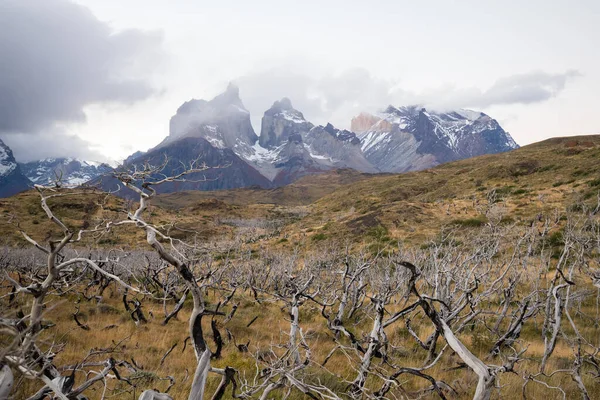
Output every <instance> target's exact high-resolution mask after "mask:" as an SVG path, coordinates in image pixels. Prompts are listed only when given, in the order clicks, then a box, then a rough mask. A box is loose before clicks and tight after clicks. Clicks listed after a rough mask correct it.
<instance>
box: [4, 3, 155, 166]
mask: <svg viewBox="0 0 600 400" xmlns="http://www.w3.org/2000/svg"><path fill="white" fill-rule="evenodd" d="M161 46H162V36H161V34H159V33H156V32H141V31H137V30H127V31H123V32H114V31H113V30H112V29H111V28H110V26H109V25H107V24H105V23H103V22H101V21H99V20H98V19H97V18H96V17H95V16H94V15H93V14H92V13H91V11H90V10H89V9H87V8H85V7H83V6H80V5H77V4H74V3H72V2H70V1H67V0H3V1H2V2H0V54H1V58H2V61H1V62H0V132H3V133H11V134H16V133H20V134H35V135H37V136H44V135H47V136H52V135H53V134H54V132H55V130H54V127H55V126H56V124H64V123H70V122H82V121H85V112H84V108H85V107H86V106H87V105H90V104H97V103H113V102H117V103H126V104H127V103H132V102H136V101H139V100H142V99H145V98H147V97H148V96H150V95H152V94H153V93H155V89H154V88H153V87H152V85H151V84H150V81H149V79H150V75H149V73H152V71H153V70H154V68H155V66H156V65H157V64H159V61H160V58H161V56H162V54H161ZM44 132H47V133H44ZM9 142H10V140H9ZM47 144H48V145H50V146H51V145H52V143H51V142H48V143H47ZM80 144H83V143H80ZM59 147H60V146H59ZM24 150H25V149H24ZM52 151H53V150H52ZM52 151H50V152H52ZM82 151H83V152H85V150H82ZM15 153H17V150H15ZM17 155H18V154H17ZM21 158H24V157H21Z"/></svg>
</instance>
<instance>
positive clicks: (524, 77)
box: [420, 70, 581, 108]
mask: <svg viewBox="0 0 600 400" xmlns="http://www.w3.org/2000/svg"><path fill="white" fill-rule="evenodd" d="M580 76H581V73H579V72H578V71H575V70H569V71H566V72H564V73H557V74H551V73H547V72H543V71H534V72H529V73H524V74H516V75H511V76H507V77H504V78H500V79H498V80H497V81H496V82H495V83H494V84H493V85H492V86H490V87H489V88H488V89H486V90H481V89H478V88H469V89H456V88H438V89H436V90H434V91H430V92H426V93H423V94H422V95H421V99H420V100H421V103H423V104H427V105H429V106H431V107H433V108H457V107H474V108H487V107H491V106H496V105H510V104H532V103H541V102H544V101H547V100H550V99H551V98H553V97H556V96H558V95H559V94H560V93H561V92H562V91H563V90H564V89H565V86H566V84H567V82H568V81H569V80H571V79H574V78H577V77H580Z"/></svg>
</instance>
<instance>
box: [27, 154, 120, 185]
mask: <svg viewBox="0 0 600 400" xmlns="http://www.w3.org/2000/svg"><path fill="white" fill-rule="evenodd" d="M20 166H21V170H22V171H23V173H24V174H25V176H26V177H27V178H28V179H29V180H30V181H31V182H33V183H35V184H39V185H53V184H54V183H55V182H56V181H57V180H60V182H61V184H62V185H63V186H65V187H76V186H80V185H82V184H84V183H86V182H88V181H91V180H92V179H94V178H96V177H98V176H101V175H105V174H110V173H111V172H112V170H113V169H112V167H111V166H109V165H108V164H103V163H98V162H94V161H84V160H78V159H76V158H46V159H44V160H40V161H32V162H27V163H20Z"/></svg>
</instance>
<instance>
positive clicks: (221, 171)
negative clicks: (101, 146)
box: [101, 137, 270, 194]
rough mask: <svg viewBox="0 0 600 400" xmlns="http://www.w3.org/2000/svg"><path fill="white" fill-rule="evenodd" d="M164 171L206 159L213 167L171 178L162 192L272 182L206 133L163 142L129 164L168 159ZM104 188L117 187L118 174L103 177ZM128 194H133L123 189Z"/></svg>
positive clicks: (175, 170)
mask: <svg viewBox="0 0 600 400" xmlns="http://www.w3.org/2000/svg"><path fill="white" fill-rule="evenodd" d="M165 160H167V162H166V164H165V165H164V169H163V170H162V172H161V173H162V174H164V175H166V176H173V175H177V174H179V173H181V172H183V171H184V170H185V169H187V168H190V166H191V165H192V163H193V162H196V165H199V163H200V164H201V163H205V164H206V165H207V166H208V167H210V168H209V169H207V170H206V171H203V172H197V173H193V174H189V175H186V177H185V181H182V182H169V183H166V184H164V185H161V186H159V187H157V188H156V189H157V191H158V192H159V193H171V192H178V191H182V190H220V189H232V188H238V187H245V186H254V185H256V186H260V187H268V186H269V185H270V182H269V180H268V179H266V178H265V177H264V176H262V175H261V174H260V173H259V172H258V171H256V170H255V169H254V168H252V167H250V166H249V165H248V164H246V163H245V162H244V161H243V160H242V159H240V158H239V157H238V156H237V155H236V154H235V153H234V152H233V151H232V150H231V149H228V148H223V149H221V148H216V147H214V146H213V145H212V144H211V143H210V142H209V141H208V140H206V139H204V138H202V137H185V138H182V139H179V140H177V141H174V142H173V143H170V144H168V145H164V146H159V147H157V148H155V149H152V150H150V151H148V152H147V153H145V154H143V155H142V156H140V157H138V158H136V159H134V160H132V161H130V163H128V164H126V165H125V166H124V167H125V168H131V167H132V166H133V165H136V166H137V167H138V168H143V165H144V164H146V163H148V164H150V165H153V166H160V165H162V164H164V163H165ZM101 186H102V188H103V189H105V190H115V189H116V188H117V187H118V182H117V180H116V179H115V178H108V179H103V181H102V184H101ZM123 193H124V194H130V193H129V192H127V191H123Z"/></svg>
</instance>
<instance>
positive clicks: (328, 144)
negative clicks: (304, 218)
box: [112, 84, 377, 193]
mask: <svg viewBox="0 0 600 400" xmlns="http://www.w3.org/2000/svg"><path fill="white" fill-rule="evenodd" d="M165 156H167V157H168V158H169V162H168V163H167V166H166V170H165V171H164V173H165V174H174V173H177V172H178V171H180V170H181V168H182V163H183V165H190V163H191V162H193V161H194V160H196V159H199V160H201V161H203V162H205V163H206V164H207V165H208V166H218V167H224V168H218V169H215V170H214V171H213V170H208V171H206V174H207V175H206V176H207V177H208V176H210V178H209V179H208V181H206V182H196V183H194V184H192V183H179V184H168V185H165V186H163V187H162V188H160V189H159V190H160V191H161V192H163V193H169V192H173V191H180V190H189V189H199V190H215V189H232V188H239V187H248V186H258V187H263V188H270V187H278V186H282V185H286V184H289V183H291V182H294V181H295V180H297V179H299V178H301V177H303V176H306V175H312V174H315V173H323V172H325V171H329V170H332V169H338V168H352V169H356V170H359V171H363V172H377V169H376V168H375V167H373V166H372V165H371V164H370V163H369V162H368V161H367V160H366V158H365V157H364V156H363V155H362V152H361V150H360V140H359V139H358V138H357V137H356V135H355V134H354V133H352V132H349V131H342V130H339V129H336V128H334V127H333V126H332V125H330V124H328V125H327V126H315V125H313V124H312V123H310V122H308V121H307V120H306V119H305V118H304V116H303V115H302V113H301V112H300V111H298V110H296V109H294V108H293V106H292V103H291V101H290V100H289V99H286V98H284V99H282V100H280V101H276V102H275V103H274V104H273V106H272V107H271V108H270V109H268V110H267V111H265V113H264V115H263V119H262V126H261V132H260V136H258V135H257V134H256V133H255V132H254V129H253V127H252V124H251V122H250V113H249V112H248V110H246V108H245V107H244V104H243V103H242V101H241V99H240V97H239V90H238V88H237V87H235V86H234V85H232V84H230V85H229V86H228V87H227V89H226V90H225V92H224V93H222V94H220V95H218V96H217V97H215V98H214V99H212V100H210V101H206V100H198V99H192V100H190V101H187V102H185V103H184V104H182V105H181V106H180V107H179V108H178V109H177V112H176V114H175V115H174V116H173V117H172V118H171V121H170V126H169V135H168V136H167V137H166V138H165V139H164V140H163V141H162V142H161V143H160V144H159V145H157V146H156V147H155V148H154V149H151V150H149V151H148V152H147V153H139V154H133V155H132V156H130V157H128V158H127V159H126V162H125V164H126V165H141V164H143V163H144V162H146V161H150V162H151V163H154V164H156V163H159V164H160V163H162V162H163V160H164V157H165ZM217 171H218V172H217ZM112 184H116V182H112Z"/></svg>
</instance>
